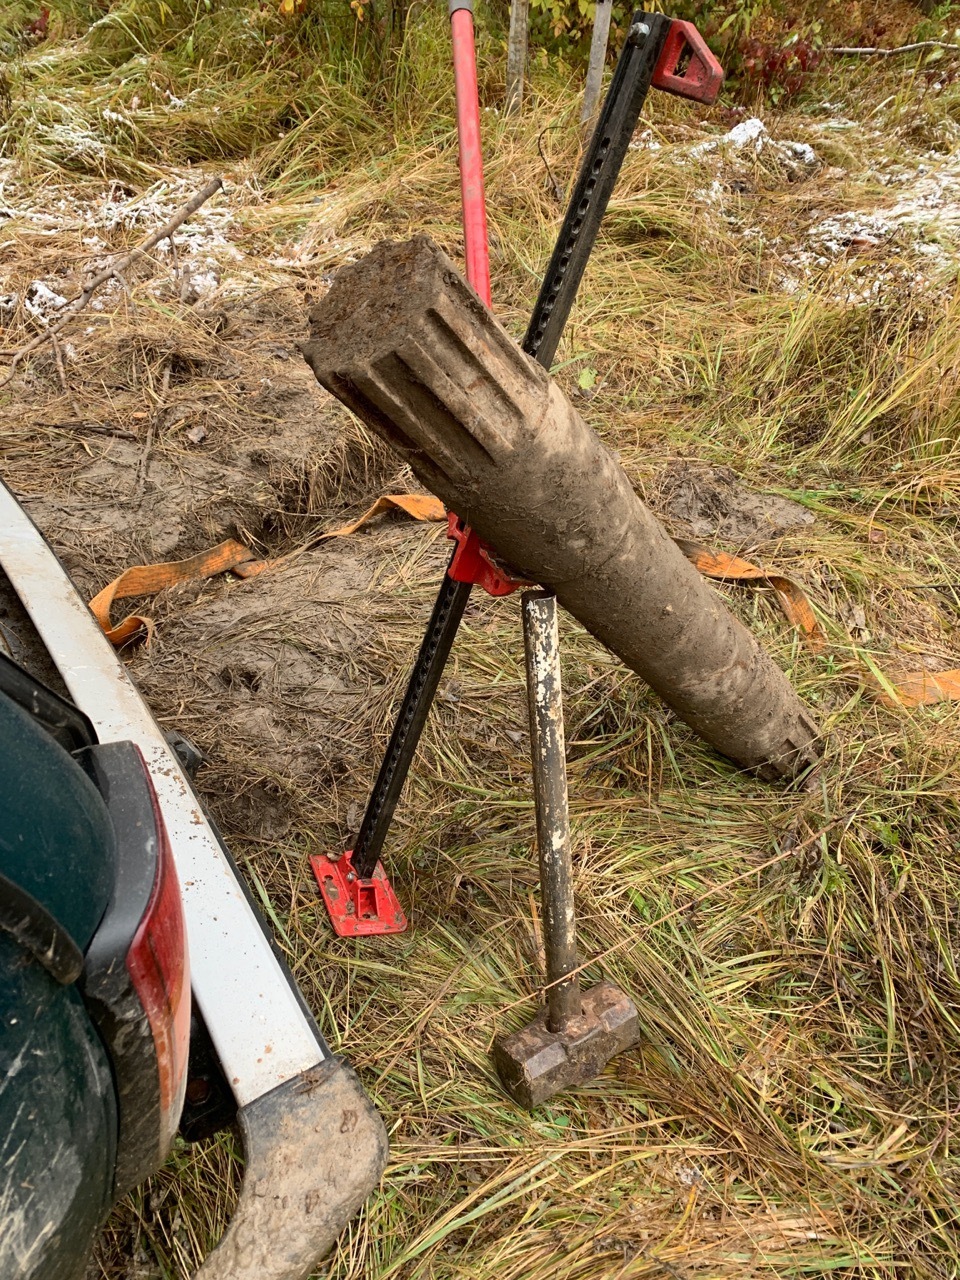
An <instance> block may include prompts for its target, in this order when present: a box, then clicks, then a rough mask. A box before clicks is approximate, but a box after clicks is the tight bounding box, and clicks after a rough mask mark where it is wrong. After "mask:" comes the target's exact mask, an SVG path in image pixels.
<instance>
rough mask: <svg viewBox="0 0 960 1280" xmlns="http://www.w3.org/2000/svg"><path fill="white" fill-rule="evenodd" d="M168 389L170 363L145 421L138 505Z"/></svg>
mask: <svg viewBox="0 0 960 1280" xmlns="http://www.w3.org/2000/svg"><path fill="white" fill-rule="evenodd" d="M169 390H170V365H169V364H168V365H167V367H166V368H165V369H164V371H163V382H162V383H161V384H160V395H159V397H158V398H157V405H156V408H155V409H154V411H153V413H151V415H150V421H149V422H148V423H147V438H146V440H144V442H143V453H142V454H141V455H140V465H139V466H138V467H137V488H136V499H135V500H136V503H137V506H139V505H140V504H141V503H142V502H143V495H144V492H145V491H146V488H147V472H148V471H149V469H150V450H151V449H152V448H153V437H154V434H155V432H156V429H157V427H158V426H159V425H160V419H161V418H162V417H163V415H164V413H165V411H166V408H167V392H168V391H169Z"/></svg>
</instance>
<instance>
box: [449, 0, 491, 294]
mask: <svg viewBox="0 0 960 1280" xmlns="http://www.w3.org/2000/svg"><path fill="white" fill-rule="evenodd" d="M450 30H451V34H452V36H453V79H454V85H455V86H456V94H457V137H458V139H459V142H460V193H461V198H462V201H463V240H464V250H465V256H466V259H467V279H468V280H469V282H470V284H471V285H473V287H474V289H475V290H476V291H477V294H478V295H479V297H480V298H481V300H482V301H483V302H485V303H486V305H487V306H488V307H489V306H490V251H489V248H488V245H487V211H486V204H485V200H484V193H483V154H482V152H481V150H480V95H479V91H478V89H477V53H476V49H475V47H474V42H473V0H450Z"/></svg>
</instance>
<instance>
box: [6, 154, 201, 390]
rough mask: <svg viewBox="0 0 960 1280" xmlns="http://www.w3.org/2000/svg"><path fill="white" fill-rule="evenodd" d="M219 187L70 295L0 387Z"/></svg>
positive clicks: (190, 203) (17, 356)
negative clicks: (110, 282)
mask: <svg viewBox="0 0 960 1280" xmlns="http://www.w3.org/2000/svg"><path fill="white" fill-rule="evenodd" d="M222 187H223V179H222V178H214V179H213V181H212V182H208V183H207V185H206V186H205V187H203V188H202V189H201V190H200V191H198V192H197V194H196V195H195V196H193V197H192V198H191V199H190V200H188V201H187V203H186V204H185V205H184V206H183V207H182V208H181V209H179V210H178V211H177V212H176V213H175V214H174V215H173V217H172V218H171V219H170V221H169V222H168V223H166V224H165V225H164V226H162V227H161V228H160V229H159V231H154V232H153V234H152V235H149V236H147V238H146V240H144V242H143V244H141V245H138V246H137V247H136V249H132V250H131V251H130V252H129V253H128V254H126V255H125V256H124V257H123V258H121V259H120V261H119V262H114V263H111V265H110V266H109V267H104V269H103V270H102V271H100V272H99V273H98V274H97V275H95V276H94V277H93V279H92V280H91V281H90V282H89V284H87V286H86V287H85V288H84V290H83V292H82V293H81V294H80V295H79V296H78V297H76V298H74V299H73V301H72V302H68V303H67V305H66V307H65V308H64V309H63V312H62V313H61V316H60V319H59V320H58V321H57V323H56V324H55V325H52V326H51V327H50V328H49V329H45V330H44V331H43V333H40V334H38V335H37V336H36V337H35V338H33V339H31V341H30V342H28V343H27V345H26V346H25V347H23V348H21V350H19V351H18V352H16V354H15V355H14V357H13V361H12V363H11V365H10V368H9V370H8V372H7V376H6V377H5V378H4V379H3V380H2V381H0V387H5V386H6V385H7V383H8V382H10V381H11V380H12V378H13V375H14V374H15V373H16V371H17V366H18V365H19V364H20V362H21V361H22V360H25V359H26V357H27V356H29V355H32V354H33V352H34V351H36V350H37V349H38V348H39V347H42V346H43V344H44V343H45V342H46V341H47V340H48V339H50V338H54V337H55V336H56V335H57V334H58V333H59V332H60V330H61V329H62V328H63V326H64V325H65V324H66V323H67V321H68V320H72V319H73V317H74V316H75V315H76V314H77V313H78V312H79V311H82V310H83V308H84V307H85V306H86V305H87V303H88V302H89V301H90V299H91V298H92V297H93V295H94V294H95V293H96V291H97V290H98V289H99V288H100V286H101V285H102V284H106V282H107V281H108V280H112V279H114V278H115V277H117V278H120V279H122V277H120V275H119V273H120V272H121V271H123V270H124V268H126V267H128V266H129V265H130V264H131V262H133V261H134V260H135V259H136V258H138V257H139V256H140V254H142V253H149V251H150V250H151V249H152V248H153V247H154V245H157V244H159V243H160V241H161V240H168V239H170V238H171V237H172V235H173V233H174V231H176V229H177V228H178V227H179V226H182V224H183V223H184V222H186V220H187V218H189V217H190V216H191V214H194V213H196V211H197V210H198V209H199V208H200V206H201V205H202V204H205V203H206V201H207V200H209V199H210V197H211V196H212V195H216V193H217V192H218V191H220V190H221V189H222Z"/></svg>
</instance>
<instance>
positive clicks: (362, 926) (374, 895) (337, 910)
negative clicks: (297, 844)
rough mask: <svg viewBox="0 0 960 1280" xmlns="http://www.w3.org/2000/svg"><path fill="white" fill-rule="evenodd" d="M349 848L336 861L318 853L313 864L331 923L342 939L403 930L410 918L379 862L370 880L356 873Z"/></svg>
mask: <svg viewBox="0 0 960 1280" xmlns="http://www.w3.org/2000/svg"><path fill="white" fill-rule="evenodd" d="M352 857H353V850H352V849H349V850H348V851H347V852H346V853H345V854H344V855H343V856H342V857H341V858H338V859H337V860H336V861H335V862H334V861H333V859H332V858H327V857H325V856H324V855H323V854H322V853H317V854H314V855H313V857H312V858H311V859H310V866H311V867H312V868H313V874H314V875H315V876H316V878H317V884H318V885H319V886H320V892H321V893H322V894H323V900H324V902H325V903H326V904H327V911H328V912H329V913H330V923H331V924H332V925H333V928H334V932H335V933H337V934H339V935H340V937H341V938H369V937H371V936H373V935H374V934H378V933H403V931H404V929H406V927H407V917H406V916H405V915H404V914H403V908H402V907H401V906H400V902H399V900H398V898H397V895H396V894H395V893H394V892H393V889H392V888H391V887H390V881H389V880H388V879H387V877H386V874H385V872H384V870H383V863H381V862H378V863H377V865H376V866H375V867H374V869H373V875H372V876H371V877H370V879H369V880H360V879H358V878H357V876H356V875H355V874H354V870H353V864H352V862H351V861H350V860H351V858H352Z"/></svg>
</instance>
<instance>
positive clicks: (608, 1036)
mask: <svg viewBox="0 0 960 1280" xmlns="http://www.w3.org/2000/svg"><path fill="white" fill-rule="evenodd" d="M581 1003H582V1009H583V1012H582V1013H581V1014H580V1016H579V1017H572V1018H570V1019H568V1021H567V1023H566V1026H565V1027H564V1029H563V1030H562V1031H551V1030H550V1028H549V1027H548V1026H547V1011H546V1009H542V1010H541V1011H540V1013H539V1014H538V1015H537V1017H536V1018H534V1020H533V1022H531V1023H530V1024H529V1025H528V1026H526V1027H521V1029H520V1030H519V1031H514V1032H513V1034H512V1035H509V1036H502V1037H498V1038H497V1039H496V1040H495V1041H494V1045H493V1060H494V1063H495V1064H496V1068H497V1073H498V1075H499V1076H500V1079H501V1081H502V1083H503V1087H504V1088H505V1089H506V1091H507V1093H509V1094H510V1096H511V1097H512V1098H513V1099H514V1101H516V1102H519V1103H520V1105H521V1106H522V1107H526V1108H527V1110H528V1111H532V1110H533V1109H534V1107H539V1106H540V1104H541V1103H543V1102H546V1101H547V1100H548V1099H549V1098H552V1097H553V1096H554V1095H555V1094H557V1093H562V1092H563V1091H564V1089H571V1088H573V1086H574V1085H578V1084H586V1082H587V1081H588V1080H592V1079H593V1078H594V1077H595V1076H598V1075H599V1074H600V1072H601V1071H602V1070H603V1068H604V1067H605V1066H606V1065H607V1063H608V1062H609V1061H610V1059H611V1058H612V1057H614V1056H615V1055H616V1054H618V1053H621V1052H622V1051H623V1050H624V1049H629V1047H630V1045H632V1044H635V1043H636V1041H637V1040H638V1039H639V1037H640V1027H639V1024H638V1020H637V1010H636V1007H635V1005H634V1003H633V1001H632V1000H631V999H630V998H629V996H626V995H624V993H623V992H622V991H621V990H620V988H619V987H615V986H614V985H613V983H612V982H599V983H597V985H596V986H595V987H592V988H591V989H590V990H589V991H587V992H585V993H584V995H583V998H582V1002H581Z"/></svg>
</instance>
